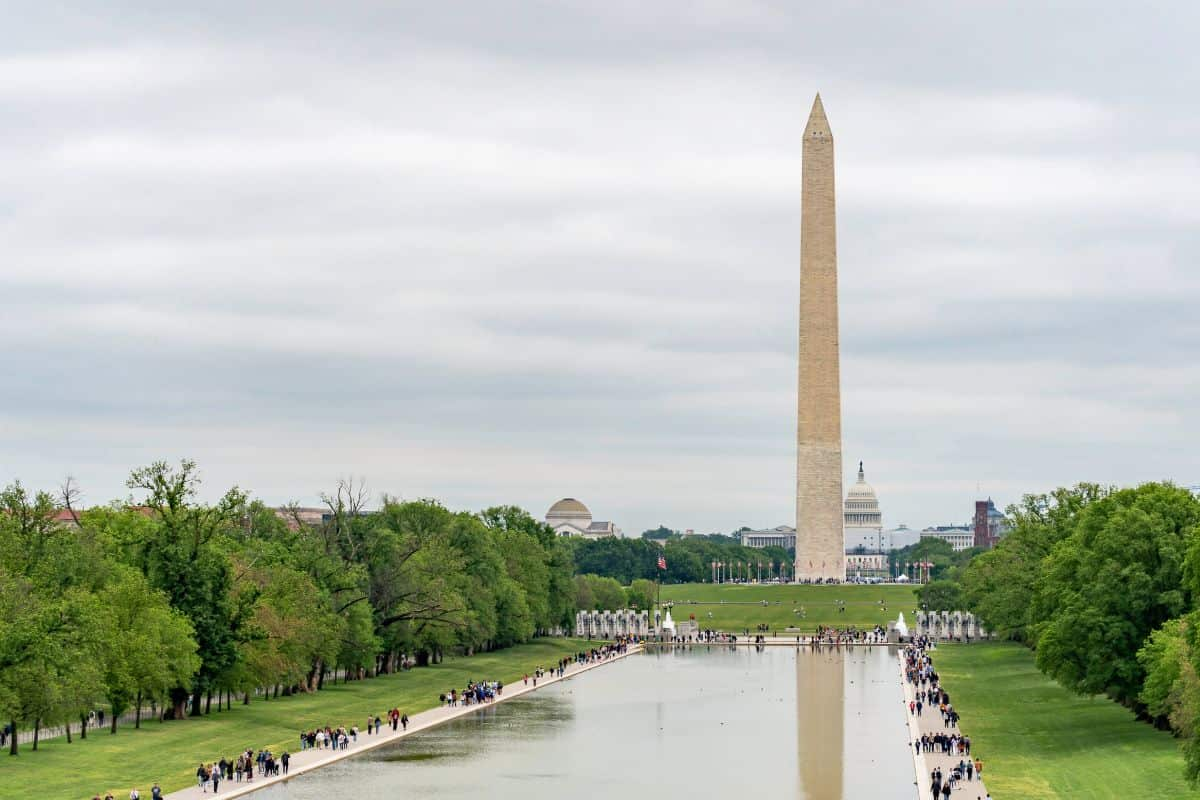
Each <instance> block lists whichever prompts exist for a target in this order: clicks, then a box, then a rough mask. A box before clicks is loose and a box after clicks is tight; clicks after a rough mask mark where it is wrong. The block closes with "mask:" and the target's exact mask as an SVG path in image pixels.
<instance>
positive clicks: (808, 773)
mask: <svg viewBox="0 0 1200 800" xmlns="http://www.w3.org/2000/svg"><path fill="white" fill-rule="evenodd" d="M804 652H805V653H807V657H805V656H804V655H803V654H798V657H797V658H796V738H797V750H798V752H797V754H796V761H797V766H798V767H799V772H800V793H799V796H800V797H842V764H843V761H844V759H843V753H844V752H845V751H844V750H843V741H842V740H843V730H844V728H845V725H844V717H845V705H846V704H845V695H844V689H845V687H844V684H845V679H846V669H845V662H844V661H843V658H844V656H845V654H846V651H845V650H842V649H840V648H836V649H835V648H825V649H823V650H811V649H809V650H806V651H804Z"/></svg>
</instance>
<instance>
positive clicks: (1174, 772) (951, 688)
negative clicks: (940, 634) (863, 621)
mask: <svg viewBox="0 0 1200 800" xmlns="http://www.w3.org/2000/svg"><path fill="white" fill-rule="evenodd" d="M934 665H935V666H936V667H937V670H938V673H939V674H940V676H941V678H942V685H943V686H944V687H945V688H946V691H948V692H949V693H950V698H951V700H952V701H953V702H954V705H955V707H957V708H958V710H959V713H961V714H962V723H961V725H962V729H963V732H964V733H966V734H967V735H968V736H970V737H971V751H972V753H976V752H977V753H978V755H979V757H980V758H982V759H983V762H984V773H983V774H984V778H985V780H986V781H987V785H988V790H989V791H990V792H991V793H992V797H993V798H995V800H1040V799H1041V798H1107V797H1111V798H1133V797H1153V798H1164V799H1165V798H1175V797H1193V798H1194V797H1200V792H1197V791H1196V790H1193V789H1190V788H1189V787H1188V786H1187V782H1186V781H1185V780H1184V778H1183V756H1182V755H1181V754H1180V752H1179V747H1178V744H1177V742H1176V741H1175V739H1174V738H1172V737H1171V735H1170V734H1169V733H1166V732H1164V731H1157V730H1155V729H1154V728H1152V727H1151V726H1150V725H1147V724H1146V723H1144V722H1139V721H1137V720H1136V719H1135V718H1134V715H1133V713H1132V712H1131V711H1129V710H1128V709H1125V708H1123V707H1121V706H1119V705H1117V704H1116V703H1113V702H1112V701H1110V700H1107V699H1104V698H1102V697H1097V698H1087V697H1079V696H1076V695H1073V694H1071V693H1070V692H1068V691H1067V690H1066V689H1063V688H1062V687H1061V686H1059V685H1058V684H1057V683H1055V682H1054V681H1052V680H1050V679H1049V678H1047V677H1046V676H1045V675H1043V674H1042V673H1040V672H1038V670H1037V668H1036V667H1035V666H1034V664H1033V653H1031V652H1030V651H1029V650H1027V649H1025V648H1024V647H1021V646H1020V645H1015V644H977V645H943V646H942V647H940V648H939V649H938V651H937V653H936V654H935V655H934Z"/></svg>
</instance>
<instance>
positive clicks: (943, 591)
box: [917, 581, 963, 611]
mask: <svg viewBox="0 0 1200 800" xmlns="http://www.w3.org/2000/svg"><path fill="white" fill-rule="evenodd" d="M917 601H918V602H919V603H920V604H921V605H922V606H923V607H924V608H926V609H927V610H929V611H961V610H962V608H963V596H962V589H961V587H959V585H958V584H957V583H955V582H954V581H932V582H930V583H927V584H925V585H924V586H922V587H920V588H919V589H917Z"/></svg>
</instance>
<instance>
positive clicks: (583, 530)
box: [546, 497, 621, 539]
mask: <svg viewBox="0 0 1200 800" xmlns="http://www.w3.org/2000/svg"><path fill="white" fill-rule="evenodd" d="M546 524H547V525H549V526H550V527H551V528H553V529H554V532H555V533H557V534H558V535H559V536H584V537H587V538H589V539H599V538H601V537H604V536H620V535H621V531H620V530H619V529H618V528H617V527H616V526H615V525H613V524H612V523H611V522H607V521H604V520H593V519H592V512H591V511H589V510H588V507H587V506H585V505H584V504H583V503H581V502H579V501H578V500H576V499H575V498H574V497H564V498H563V499H562V500H559V501H558V502H557V503H555V504H554V505H552V506H550V510H549V511H547V512H546Z"/></svg>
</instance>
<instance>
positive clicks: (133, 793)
mask: <svg viewBox="0 0 1200 800" xmlns="http://www.w3.org/2000/svg"><path fill="white" fill-rule="evenodd" d="M129 800H142V796H141V795H140V794H139V793H138V790H137V787H136V786H135V787H134V788H132V789H130V790H129Z"/></svg>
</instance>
